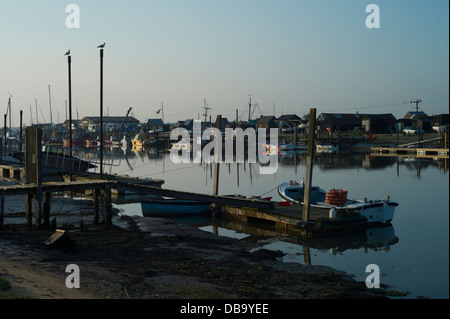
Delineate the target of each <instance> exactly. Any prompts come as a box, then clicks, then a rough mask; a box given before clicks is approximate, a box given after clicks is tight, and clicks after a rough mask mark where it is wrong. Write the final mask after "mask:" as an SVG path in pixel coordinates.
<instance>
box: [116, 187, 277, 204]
mask: <svg viewBox="0 0 450 319" xmlns="http://www.w3.org/2000/svg"><path fill="white" fill-rule="evenodd" d="M114 187H117V188H118V189H121V188H122V189H131V190H136V191H139V192H142V193H147V194H153V195H159V196H164V197H173V198H179V199H187V200H195V201H202V202H208V203H216V204H223V205H234V206H246V207H257V208H262V209H273V208H274V203H273V202H269V201H265V200H256V199H248V198H235V197H227V196H215V195H207V194H197V193H191V192H183V191H177V190H170V189H164V188H159V187H152V186H146V185H134V184H128V183H122V182H117V185H115V186H114Z"/></svg>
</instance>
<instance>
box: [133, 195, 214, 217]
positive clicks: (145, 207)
mask: <svg viewBox="0 0 450 319" xmlns="http://www.w3.org/2000/svg"><path fill="white" fill-rule="evenodd" d="M141 208H142V215H143V216H144V217H164V216H184V215H198V214H206V213H208V211H209V203H204V202H197V201H189V200H177V199H150V200H144V199H143V200H141Z"/></svg>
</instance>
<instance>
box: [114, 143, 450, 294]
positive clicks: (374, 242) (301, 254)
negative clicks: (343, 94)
mask: <svg viewBox="0 0 450 319" xmlns="http://www.w3.org/2000/svg"><path fill="white" fill-rule="evenodd" d="M117 156H118V157H120V158H121V160H120V165H119V166H117V167H115V168H114V171H115V172H116V173H120V174H129V175H131V176H138V177H150V178H151V177H156V178H161V179H163V180H164V181H165V184H164V185H163V187H164V188H167V189H177V190H181V191H192V192H199V193H205V194H211V193H212V186H213V167H214V165H213V164H206V163H202V164H180V165H175V164H173V163H172V162H171V161H170V157H169V154H168V153H161V152H155V151H146V150H144V151H137V152H132V151H129V150H128V151H127V152H125V153H124V152H118V153H117ZM127 161H128V163H127ZM118 162H119V161H118ZM305 162H306V154H305V153H304V152H296V151H287V152H280V154H279V167H278V171H277V172H276V173H275V174H273V175H261V174H259V167H258V165H259V164H257V163H256V164H250V163H248V162H246V163H243V164H222V165H220V185H219V194H242V195H245V196H252V195H259V196H264V197H265V196H273V200H278V201H279V200H281V198H280V197H279V195H278V193H277V192H276V188H277V186H278V185H280V184H281V183H282V182H286V181H289V180H298V181H300V180H301V179H302V178H303V177H304V174H305V166H306V165H305ZM447 170H448V159H437V158H416V157H394V156H392V157H390V156H374V155H371V154H367V153H361V152H359V153H352V152H349V153H344V152H340V153H337V154H317V155H316V156H315V157H314V173H313V183H314V184H315V185H319V186H321V187H323V188H328V189H329V188H331V187H339V188H343V189H346V190H348V191H349V195H350V194H351V197H353V198H363V197H373V198H383V197H384V196H386V195H391V198H392V199H393V200H394V199H395V201H398V202H399V204H400V206H399V207H398V208H397V209H396V216H395V218H394V220H393V226H389V227H385V228H369V229H367V230H366V231H365V232H362V233H361V232H360V233H352V234H345V235H340V236H331V237H320V238H307V239H306V238H302V237H298V236H294V235H293V234H292V233H289V232H288V231H287V230H285V229H275V228H274V227H273V226H272V225H267V224H261V223H248V224H245V223H243V222H239V221H237V220H226V219H224V218H216V219H214V220H213V219H211V218H206V217H203V218H202V219H201V220H196V221H193V220H191V221H188V220H185V221H182V222H185V223H189V224H190V225H194V227H198V228H200V229H201V230H203V231H208V232H212V233H214V234H216V235H218V236H227V237H233V238H237V239H239V240H240V241H248V242H251V243H256V245H257V246H259V248H260V249H261V248H265V249H275V250H281V251H283V252H284V253H285V255H284V257H283V260H284V261H292V262H298V263H302V264H312V265H318V264H321V265H326V266H331V267H333V268H335V269H340V270H344V271H346V272H348V273H351V274H355V275H356V276H364V275H365V273H364V270H365V266H366V265H368V264H371V263H375V264H378V265H379V266H380V268H381V269H382V271H383V274H384V275H383V283H385V284H388V285H391V286H393V287H395V288H396V289H398V290H401V291H410V292H411V295H409V296H408V298H415V297H416V296H430V297H432V298H448V252H449V249H448V218H449V213H448V207H449V206H448V205H449V203H448V200H449V198H448V192H449V189H448V188H449V183H448V175H447ZM424 199H426V200H424ZM127 205H128V206H127ZM133 205H135V206H133ZM137 207H138V204H126V205H122V206H121V210H122V211H124V213H125V214H126V213H127V212H128V211H133V212H135V211H137V210H139V212H140V207H139V208H137ZM180 222H181V221H180ZM394 228H395V231H394ZM399 238H400V240H399ZM436 258H439V260H440V262H436V263H429V262H428V261H429V260H435V259H436ZM399 269H400V270H399ZM360 279H361V280H363V279H364V278H360Z"/></svg>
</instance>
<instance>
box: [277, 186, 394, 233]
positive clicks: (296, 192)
mask: <svg viewBox="0 0 450 319" xmlns="http://www.w3.org/2000/svg"><path fill="white" fill-rule="evenodd" d="M278 193H279V195H280V196H281V198H283V199H284V200H286V201H289V202H293V203H296V204H298V205H303V195H304V187H303V185H299V184H296V183H282V184H281V185H280V186H279V187H278ZM325 194H326V192H325V191H324V190H323V189H321V188H319V187H311V193H310V199H311V202H310V206H311V207H314V208H315V209H320V210H324V211H326V212H329V216H330V218H337V217H339V216H344V215H346V214H360V215H361V216H363V217H364V218H365V219H366V222H367V223H368V224H373V225H375V224H380V225H389V224H390V223H391V221H392V220H393V218H394V214H395V208H396V207H397V206H398V203H396V202H392V201H390V199H388V198H387V199H385V200H370V201H367V200H364V201H361V200H352V199H349V200H347V202H346V203H345V204H344V205H332V204H328V203H325Z"/></svg>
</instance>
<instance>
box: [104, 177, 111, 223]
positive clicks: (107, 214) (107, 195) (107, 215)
mask: <svg viewBox="0 0 450 319" xmlns="http://www.w3.org/2000/svg"><path fill="white" fill-rule="evenodd" d="M104 205H105V210H104V217H103V219H104V223H105V225H104V226H105V229H110V228H111V225H112V219H111V218H112V216H111V186H110V185H106V186H105V201H104Z"/></svg>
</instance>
